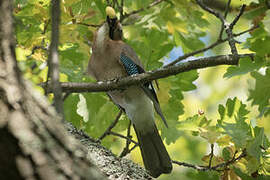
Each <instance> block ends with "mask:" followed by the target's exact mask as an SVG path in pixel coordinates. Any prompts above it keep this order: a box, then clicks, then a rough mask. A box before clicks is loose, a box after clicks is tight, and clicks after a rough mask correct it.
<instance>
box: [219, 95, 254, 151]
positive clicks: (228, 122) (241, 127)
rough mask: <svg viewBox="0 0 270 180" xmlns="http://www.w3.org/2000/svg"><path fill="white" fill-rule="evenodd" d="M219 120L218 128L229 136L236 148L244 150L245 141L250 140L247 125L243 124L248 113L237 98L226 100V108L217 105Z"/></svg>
mask: <svg viewBox="0 0 270 180" xmlns="http://www.w3.org/2000/svg"><path fill="white" fill-rule="evenodd" d="M219 113H220V119H219V120H218V126H219V127H220V128H222V129H223V130H224V132H223V133H224V134H227V135H229V136H230V137H231V138H232V141H233V142H234V143H235V145H236V147H238V148H245V147H246V145H247V141H248V140H249V139H251V138H252V137H251V132H250V127H249V125H248V124H247V123H246V122H245V120H246V119H247V117H246V115H247V114H248V113H249V111H248V110H247V109H246V105H244V104H242V102H241V101H239V100H238V99H237V98H234V99H233V100H232V99H228V100H227V103H226V107H224V106H222V105H219Z"/></svg>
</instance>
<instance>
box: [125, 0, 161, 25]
mask: <svg viewBox="0 0 270 180" xmlns="http://www.w3.org/2000/svg"><path fill="white" fill-rule="evenodd" d="M161 2H164V0H155V1H153V2H152V3H151V4H149V5H148V6H146V7H142V8H140V9H138V10H135V11H132V12H130V13H128V14H124V15H123V16H122V19H121V22H122V21H123V20H124V19H126V18H127V17H129V16H131V15H134V14H137V13H139V12H142V11H144V10H147V9H150V8H152V7H154V6H156V5H158V4H159V3H161Z"/></svg>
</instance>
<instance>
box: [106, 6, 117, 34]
mask: <svg viewBox="0 0 270 180" xmlns="http://www.w3.org/2000/svg"><path fill="white" fill-rule="evenodd" d="M106 14H107V23H108V25H109V28H110V37H111V39H113V32H114V30H115V28H116V26H117V17H116V13H115V11H114V9H113V8H112V7H110V6H108V7H106Z"/></svg>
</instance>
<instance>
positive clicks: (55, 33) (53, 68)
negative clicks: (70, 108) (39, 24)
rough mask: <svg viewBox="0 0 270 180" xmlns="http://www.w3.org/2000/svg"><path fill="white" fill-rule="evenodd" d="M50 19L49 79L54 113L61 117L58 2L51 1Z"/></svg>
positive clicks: (56, 0)
mask: <svg viewBox="0 0 270 180" xmlns="http://www.w3.org/2000/svg"><path fill="white" fill-rule="evenodd" d="M51 6H52V8H51V17H52V35H51V36H52V39H51V45H50V53H49V59H48V61H49V63H48V64H49V70H48V73H49V77H50V78H51V83H52V92H53V94H54V104H55V108H56V111H57V112H58V113H59V114H61V115H62V116H63V101H62V89H61V85H60V83H59V57H58V41H59V23H60V0H52V1H51Z"/></svg>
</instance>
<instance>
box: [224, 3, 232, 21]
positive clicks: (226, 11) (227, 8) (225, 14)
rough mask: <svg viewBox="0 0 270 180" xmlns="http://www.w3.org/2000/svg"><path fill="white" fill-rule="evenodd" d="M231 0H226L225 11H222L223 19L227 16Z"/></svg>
mask: <svg viewBox="0 0 270 180" xmlns="http://www.w3.org/2000/svg"><path fill="white" fill-rule="evenodd" d="M230 5H231V0H228V3H227V5H226V9H225V13H224V19H226V18H227V15H228V12H229V10H230Z"/></svg>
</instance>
